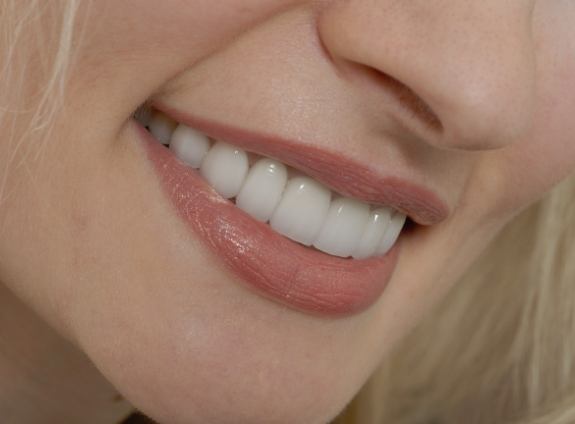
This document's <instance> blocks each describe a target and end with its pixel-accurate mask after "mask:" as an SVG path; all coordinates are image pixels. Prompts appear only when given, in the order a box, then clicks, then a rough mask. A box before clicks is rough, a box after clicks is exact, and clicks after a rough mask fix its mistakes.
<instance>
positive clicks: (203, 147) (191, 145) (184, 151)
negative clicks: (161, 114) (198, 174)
mask: <svg viewBox="0 0 575 424" xmlns="http://www.w3.org/2000/svg"><path fill="white" fill-rule="evenodd" d="M170 149H172V150H173V151H174V153H175V155H176V156H177V157H178V158H180V159H181V160H183V161H184V162H186V163H187V164H188V165H190V166H191V167H192V168H195V169H198V168H199V167H200V165H201V164H202V161H203V160H204V156H206V153H208V150H210V139H209V138H208V137H206V136H205V135H203V134H202V133H199V132H197V131H196V130H193V129H191V128H190V127H186V126H185V125H178V127H177V128H176V130H175V131H174V133H173V134H172V139H171V140H170Z"/></svg>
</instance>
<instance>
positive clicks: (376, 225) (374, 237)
mask: <svg viewBox="0 0 575 424" xmlns="http://www.w3.org/2000/svg"><path fill="white" fill-rule="evenodd" d="M392 213H393V211H392V210H391V209H389V208H379V209H376V210H374V211H372V212H371V214H370V216H369V219H368V221H367V225H366V226H365V228H364V230H363V235H362V236H361V240H360V241H359V243H358V245H357V247H356V249H355V251H354V252H353V253H352V256H353V257H354V258H356V259H365V258H368V257H370V256H373V255H374V254H375V252H376V251H377V248H378V247H379V246H380V245H381V240H382V238H383V234H384V233H385V229H386V228H387V226H388V224H389V222H390V221H391V215H392Z"/></svg>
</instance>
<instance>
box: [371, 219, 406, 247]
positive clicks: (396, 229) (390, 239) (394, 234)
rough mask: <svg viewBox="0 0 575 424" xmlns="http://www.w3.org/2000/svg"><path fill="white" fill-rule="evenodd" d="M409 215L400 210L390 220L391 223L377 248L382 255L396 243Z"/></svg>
mask: <svg viewBox="0 0 575 424" xmlns="http://www.w3.org/2000/svg"><path fill="white" fill-rule="evenodd" d="M406 219H407V217H406V216H405V215H404V214H402V213H399V212H396V213H395V214H394V215H393V216H392V217H391V220H390V221H389V225H388V226H387V228H386V229H385V233H384V234H383V237H382V239H381V244H380V245H379V248H378V249H377V253H378V254H380V255H385V254H386V253H387V252H388V251H389V249H391V247H392V246H393V245H394V244H395V242H396V241H397V238H398V237H399V233H401V229H402V228H403V224H405V220H406Z"/></svg>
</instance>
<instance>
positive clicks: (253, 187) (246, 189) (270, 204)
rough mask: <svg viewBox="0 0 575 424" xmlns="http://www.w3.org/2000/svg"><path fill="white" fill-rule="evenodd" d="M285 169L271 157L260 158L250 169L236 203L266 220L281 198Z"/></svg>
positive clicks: (259, 219)
mask: <svg viewBox="0 0 575 424" xmlns="http://www.w3.org/2000/svg"><path fill="white" fill-rule="evenodd" d="M286 182H287V169H286V167H285V165H284V164H283V163H281V162H278V161H275V160H273V159H267V158H264V159H260V160H258V161H257V162H256V163H255V164H254V165H253V166H252V168H251V169H250V171H249V173H248V176H247V177H246V180H245V182H244V185H243V186H242V188H241V190H240V193H239V194H238V196H237V198H236V205H237V206H238V207H239V208H240V209H242V210H243V211H245V212H247V213H249V214H250V215H251V216H252V217H254V218H255V219H257V220H258V221H262V222H266V221H268V220H269V219H270V218H271V216H272V214H273V212H274V209H275V208H276V206H277V205H278V203H279V202H280V200H281V197H282V193H283V190H284V188H285V185H286Z"/></svg>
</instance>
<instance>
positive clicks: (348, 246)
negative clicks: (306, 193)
mask: <svg viewBox="0 0 575 424" xmlns="http://www.w3.org/2000/svg"><path fill="white" fill-rule="evenodd" d="M368 219H369V206H368V205H367V203H363V202H358V201H357V200H353V199H348V198H345V197H341V198H338V199H335V200H333V201H332V202H331V206H330V208H329V212H328V214H327V217H326V220H325V222H324V224H323V227H322V229H321V231H320V233H319V235H318V237H317V239H316V240H315V241H314V243H313V245H314V246H315V247H316V248H318V249H319V250H322V251H324V252H326V253H329V254H331V255H335V256H342V257H344V258H346V257H348V256H350V255H351V254H352V252H353V251H354V250H355V248H356V246H357V245H358V243H359V241H360V239H361V236H362V233H363V229H364V228H365V226H366V224H367V222H368Z"/></svg>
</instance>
